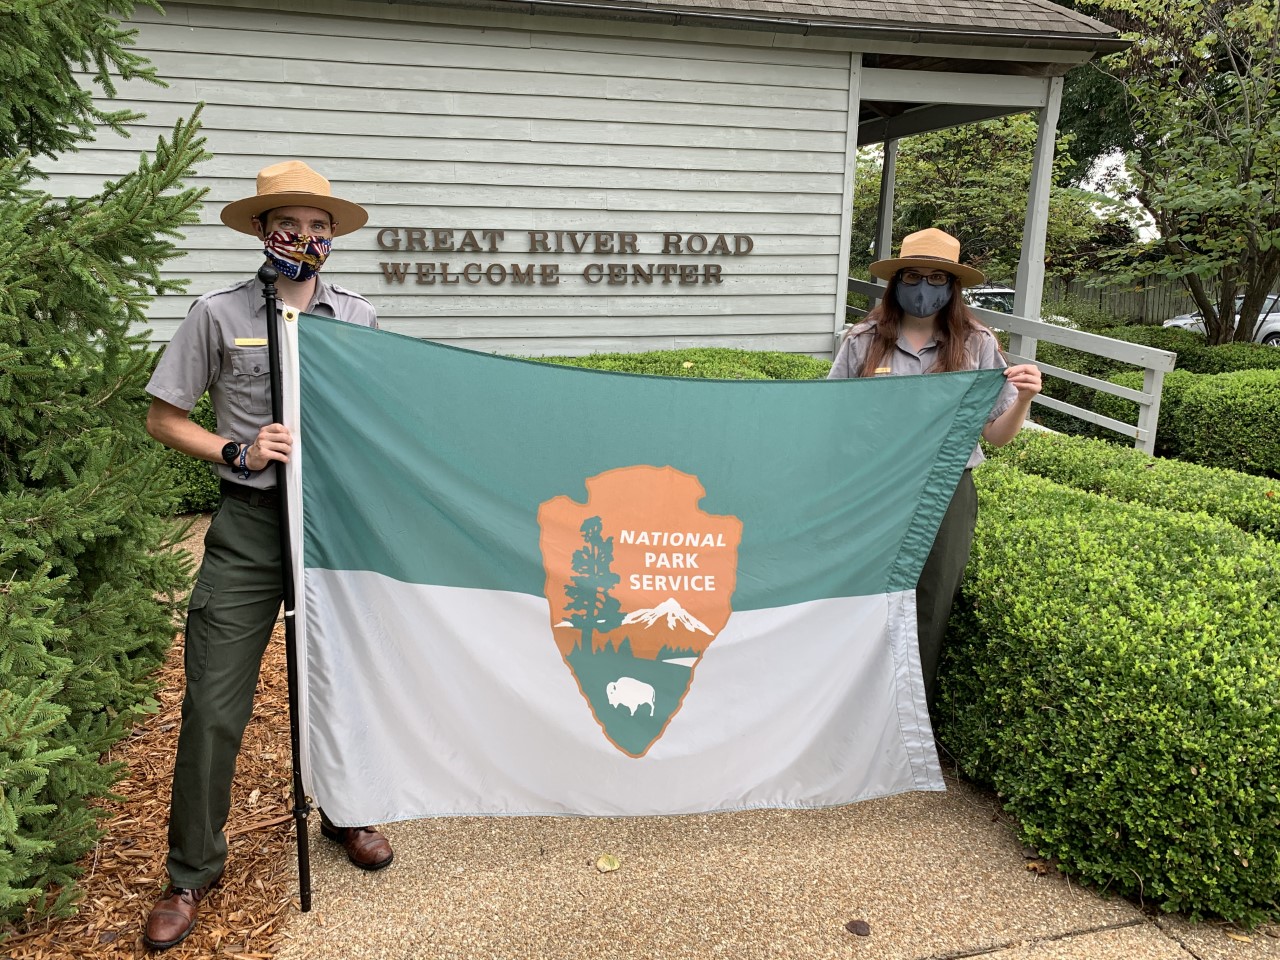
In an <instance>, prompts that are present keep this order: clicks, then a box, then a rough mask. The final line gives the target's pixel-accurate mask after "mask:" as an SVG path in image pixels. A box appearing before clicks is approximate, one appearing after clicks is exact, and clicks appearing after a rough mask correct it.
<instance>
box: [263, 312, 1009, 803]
mask: <svg viewBox="0 0 1280 960" xmlns="http://www.w3.org/2000/svg"><path fill="white" fill-rule="evenodd" d="M283 326H284V328H285V330H286V336H285V346H286V361H285V368H286V370H285V376H284V381H285V389H286V395H287V396H286V419H287V420H288V421H289V426H290V427H291V429H292V430H293V431H294V436H295V446H294V451H295V453H294V456H293V458H292V460H291V463H290V469H289V483H290V507H291V521H290V522H291V525H292V531H291V532H292V535H293V541H294V569H295V579H296V582H297V610H296V617H295V622H296V634H297V640H298V648H299V667H300V670H299V673H300V690H299V694H300V701H301V710H300V718H299V719H300V725H301V731H302V754H301V760H302V769H303V779H304V784H305V787H306V790H307V792H308V794H309V795H311V796H312V797H313V798H314V799H315V801H316V802H317V803H318V804H319V805H320V806H321V807H322V808H323V809H324V810H325V812H326V813H327V814H328V815H329V817H330V818H331V819H332V820H333V821H334V822H335V823H337V824H340V825H362V824H366V823H384V822H388V821H395V820H403V819H411V818H417V817H427V816H441V815H471V814H505V815H547V814H577V815H599V816H627V815H652V814H676V813H692V812H704V811H717V810H737V809H748V808H756V807H814V806H825V805H831V804H841V803H848V802H851V801H855V800H861V799H867V798H871V797H878V796H883V795H887V794H892V793H897V792H901V791H906V790H941V789H943V783H942V779H941V775H940V772H939V769H938V762H937V756H936V753H935V749H934V746H933V736H932V732H931V730H930V727H929V720H928V715H927V711H926V709H925V701H924V691H923V686H922V681H921V678H920V666H919V660H918V653H917V646H916V635H915V598H914V597H915V595H914V589H913V587H914V583H915V580H916V579H917V578H918V576H919V570H920V567H921V565H922V564H923V562H924V557H925V555H926V554H927V553H928V548H929V545H930V544H931V542H932V539H933V534H934V532H935V531H936V528H937V525H938V522H939V520H940V518H941V515H942V513H943V511H944V510H945V508H946V505H947V502H948V501H949V499H950V495H951V492H952V490H953V489H954V487H955V484H956V481H957V479H958V477H959V474H960V471H961V469H963V466H964V462H965V460H966V459H967V456H968V452H969V451H970V450H971V449H972V446H973V443H974V441H975V438H976V436H977V434H978V431H979V430H980V429H981V426H982V423H983V421H984V420H985V416H986V414H987V412H988V411H989V410H990V409H991V405H992V403H993V402H994V399H995V395H996V392H997V391H998V389H999V382H998V379H999V378H998V375H996V377H995V378H993V377H990V376H987V375H985V374H950V375H940V376H936V377H914V378H887V379H881V380H876V381H848V382H831V383H826V382H819V383H813V382H796V383H779V382H768V381H742V382H739V381H726V382H721V381H701V380H684V379H668V378H656V377H637V376H627V375H621V374H601V373H597V372H593V371H581V370H576V369H566V368H562V367H556V366H553V365H547V364H541V363H533V362H526V361H516V360H510V359H506V358H499V357H491V356H485V355H481V354H475V353H471V352H468V351H462V350H458V349H455V348H450V347H444V346H440V345H436V344H431V343H423V342H418V341H413V340H410V339H408V338H403V337H398V336H395V335H392V334H386V333H381V332H378V331H368V330H365V329H362V328H355V327H349V326H347V325H344V324H340V323H337V322H335V321H329V320H324V319H322V318H314V317H309V316H305V315H304V316H302V317H301V319H300V320H291V321H289V322H286V323H285V324H283ZM855 412H856V415H855ZM784 454H785V455H784Z"/></svg>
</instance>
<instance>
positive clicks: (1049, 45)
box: [373, 0, 1130, 59]
mask: <svg viewBox="0 0 1280 960" xmlns="http://www.w3.org/2000/svg"><path fill="white" fill-rule="evenodd" d="M373 2H385V0H373ZM410 2H412V3H417V4H422V5H432V6H450V7H465V8H471V9H485V10H491V11H501V12H506V13H513V12H514V13H525V14H529V15H537V14H542V15H554V16H568V17H591V18H595V19H605V20H628V21H635V22H643V23H660V24H664V25H667V26H691V27H693V26H697V27H721V28H729V29H739V30H764V29H768V30H772V31H775V32H779V33H790V34H799V35H801V36H814V37H853V38H866V39H876V40H882V41H885V40H887V41H893V42H899V43H935V44H954V45H958V46H973V47H977V46H985V47H1000V48H1014V49H1026V50H1063V51H1077V52H1080V53H1085V54H1090V55H1092V56H1104V55H1106V54H1109V53H1116V52H1119V51H1121V50H1124V49H1126V48H1128V47H1129V46H1130V41H1128V40H1125V39H1123V38H1122V37H1120V36H1118V35H1116V34H1115V33H1111V34H1101V33H1099V34H1093V35H1089V34H1079V33H1062V32H1056V31H1035V30H1026V31H1019V30H1005V31H1002V30H981V29H965V28H961V27H951V26H938V27H922V26H919V25H912V26H911V27H901V26H890V25H885V24H880V23H875V22H869V21H865V20H841V19H836V18H833V19H830V20H812V19H802V18H797V17H783V16H768V15H762V14H750V13H742V12H736V11H735V12H720V11H710V10H698V9H688V8H678V7H674V6H665V5H661V4H647V3H643V2H640V3H613V2H591V0H410ZM1090 58H1091V57H1086V58H1085V59H1090Z"/></svg>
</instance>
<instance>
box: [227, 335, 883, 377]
mask: <svg viewBox="0 0 1280 960" xmlns="http://www.w3.org/2000/svg"><path fill="white" fill-rule="evenodd" d="M239 342H240V341H239V340H237V341H236V343H239ZM885 373H893V367H876V376H877V377H878V376H880V375H881V374H885Z"/></svg>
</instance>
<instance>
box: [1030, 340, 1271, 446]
mask: <svg viewBox="0 0 1280 960" xmlns="http://www.w3.org/2000/svg"><path fill="white" fill-rule="evenodd" d="M1094 332H1095V333H1098V334H1100V335H1102V336H1104V337H1112V338H1114V339H1116V340H1125V341H1128V342H1129V343H1138V344H1142V345H1143V346H1148V347H1155V348H1156V349H1158V350H1170V351H1172V352H1174V353H1176V354H1177V355H1178V361H1177V369H1178V370H1181V371H1184V372H1188V373H1230V372H1233V371H1237V370H1277V369H1280V350H1275V349H1273V348H1271V347H1262V346H1258V345H1257V344H1250V343H1229V344H1224V345H1222V346H1210V345H1209V344H1208V343H1207V342H1206V341H1205V338H1204V337H1203V336H1202V335H1201V334H1198V333H1191V332H1190V331H1187V330H1179V329H1176V328H1171V327H1155V326H1149V325H1145V326H1144V325H1131V326H1119V327H1108V328H1104V329H1098V330H1095V331H1094ZM1036 357H1037V359H1039V360H1042V361H1044V362H1045V363H1049V364H1053V365H1054V366H1057V367H1064V368H1066V369H1067V370H1074V371H1076V372H1077V373H1083V374H1086V375H1088V376H1091V377H1096V378H1098V379H1099V380H1110V379H1112V378H1113V377H1115V376H1116V375H1118V374H1122V373H1128V374H1133V373H1135V372H1136V371H1135V370H1134V368H1133V367H1132V366H1130V365H1129V364H1127V363H1120V362H1119V361H1116V360H1110V359H1108V358H1106V357H1099V356H1096V355H1094V354H1091V353H1082V352H1080V351H1079V350H1072V349H1069V348H1067V347H1062V346H1059V345H1057V344H1054V343H1041V344H1040V345H1039V347H1038V349H1037V350H1036ZM1117 382H1119V381H1117ZM1166 382H1167V381H1166ZM1137 383H1138V385H1139V386H1141V384H1142V379H1141V376H1139V377H1138V379H1137ZM1130 385H1131V384H1130ZM1045 395H1046V396H1050V397H1054V398H1055V399H1058V400H1063V401H1065V402H1066V403H1071V404H1074V405H1075V406H1077V407H1083V408H1084V409H1086V410H1095V411H1097V412H1099V413H1105V412H1106V411H1105V410H1104V409H1103V406H1102V405H1105V404H1107V403H1108V402H1109V401H1111V400H1113V399H1114V398H1112V397H1110V396H1109V395H1104V394H1099V393H1097V392H1095V391H1093V390H1091V389H1089V388H1088V387H1082V386H1079V385H1078V384H1074V383H1069V382H1067V381H1065V380H1060V379H1058V378H1057V377H1052V376H1046V377H1045ZM1128 408H1129V409H1130V410H1136V408H1135V407H1134V406H1133V405H1132V404H1128ZM1112 415H1113V414H1108V416H1112ZM1035 418H1036V420H1037V421H1038V422H1040V423H1042V424H1044V425H1045V426H1047V427H1050V428H1052V429H1054V430H1058V431H1061V432H1063V433H1073V434H1079V435H1084V436H1098V437H1103V438H1108V439H1113V440H1114V439H1115V434H1114V433H1112V432H1111V431H1109V430H1105V429H1103V428H1102V427H1095V426H1094V425H1092V424H1089V423H1085V422H1084V421H1083V420H1078V419H1077V418H1075V417H1073V416H1070V415H1069V414H1065V413H1059V412H1057V411H1056V410H1045V409H1042V408H1037V409H1036V411H1035ZM1164 418H1165V414H1164V412H1163V411H1162V412H1161V420H1162V421H1163V420H1164ZM1117 419H1127V420H1129V421H1130V422H1133V421H1134V420H1135V419H1136V414H1133V413H1131V414H1129V415H1128V416H1127V417H1119V418H1117Z"/></svg>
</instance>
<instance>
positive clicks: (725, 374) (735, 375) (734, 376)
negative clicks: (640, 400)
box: [537, 347, 831, 380]
mask: <svg viewBox="0 0 1280 960" xmlns="http://www.w3.org/2000/svg"><path fill="white" fill-rule="evenodd" d="M537 359H540V360H543V361H545V362H546V363H558V364H562V365H564V366H570V367H585V368H587V369H591V370H611V371H613V372H615V373H645V374H650V375H652V376H659V377H699V378H706V379H711V380H821V379H822V378H823V377H825V376H826V375H827V371H828V370H830V369H831V361H830V360H818V359H816V358H814V357H807V356H803V355H799V354H794V353H782V352H779V351H772V350H734V349H731V348H728V347H691V348H689V349H685V350H654V351H650V352H649V353H595V354H591V355H590V356H586V357H539V358H537Z"/></svg>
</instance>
